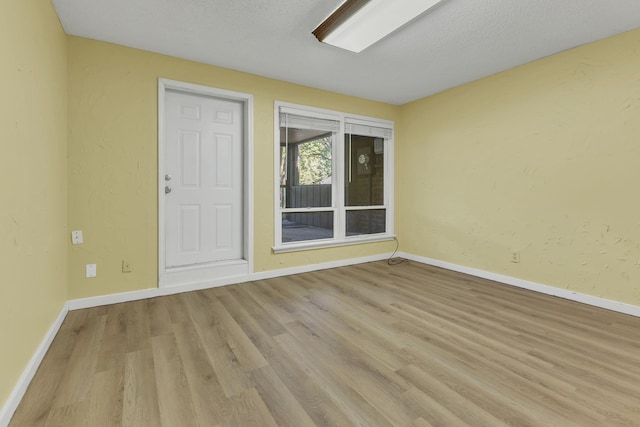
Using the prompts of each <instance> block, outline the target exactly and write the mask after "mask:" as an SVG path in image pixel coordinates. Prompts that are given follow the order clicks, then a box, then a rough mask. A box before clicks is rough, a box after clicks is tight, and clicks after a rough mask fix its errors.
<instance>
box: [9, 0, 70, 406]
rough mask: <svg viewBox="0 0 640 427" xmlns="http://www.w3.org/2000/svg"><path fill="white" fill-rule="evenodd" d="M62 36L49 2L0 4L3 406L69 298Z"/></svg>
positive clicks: (64, 41)
mask: <svg viewBox="0 0 640 427" xmlns="http://www.w3.org/2000/svg"><path fill="white" fill-rule="evenodd" d="M66 96H67V90H66V39H65V35H64V33H63V32H62V28H61V26H60V23H59V22H58V18H57V16H56V14H55V12H54V10H53V7H52V6H51V4H50V3H49V2H48V1H25V0H8V1H2V3H1V5H0V142H1V144H2V154H1V155H0V182H2V190H1V191H0V271H2V282H1V285H0V343H2V344H1V346H2V350H0V407H2V405H3V404H4V402H5V401H6V399H7V397H8V396H9V393H10V392H11V390H12V389H13V387H14V386H15V384H16V382H17V380H18V378H19V376H20V374H21V373H22V371H23V370H24V368H25V367H26V365H27V363H28V361H29V359H30V358H31V357H32V356H33V354H34V352H35V350H36V348H37V347H38V345H39V344H40V342H41V340H42V339H43V337H44V335H45V333H46V332H47V330H48V329H49V328H50V327H51V324H52V323H53V321H54V319H55V318H56V316H57V315H58V313H59V312H60V309H61V308H62V306H63V304H64V301H65V300H66V297H67V290H66V277H67V252H66V243H65V239H66V220H67V188H66V138H67V129H66V124H67V112H66Z"/></svg>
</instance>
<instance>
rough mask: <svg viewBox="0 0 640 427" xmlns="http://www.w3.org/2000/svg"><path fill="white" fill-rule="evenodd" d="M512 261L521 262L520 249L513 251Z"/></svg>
mask: <svg viewBox="0 0 640 427" xmlns="http://www.w3.org/2000/svg"><path fill="white" fill-rule="evenodd" d="M511 262H513V263H515V264H517V263H519V262H520V252H518V251H513V252H511Z"/></svg>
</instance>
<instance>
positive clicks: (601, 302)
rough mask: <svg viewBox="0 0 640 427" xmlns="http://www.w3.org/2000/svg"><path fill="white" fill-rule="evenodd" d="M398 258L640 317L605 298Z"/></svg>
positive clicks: (434, 261)
mask: <svg viewBox="0 0 640 427" xmlns="http://www.w3.org/2000/svg"><path fill="white" fill-rule="evenodd" d="M397 256H399V257H402V258H406V259H409V260H411V261H416V262H420V263H422V264H427V265H432V266H434V267H441V268H445V269H447V270H451V271H457V272H459V273H465V274H469V275H471V276H476V277H481V278H483V279H489V280H493V281H495V282H499V283H503V284H505V285H510V286H515V287H518V288H523V289H528V290H531V291H535V292H540V293H542V294H547V295H553V296H556V297H559V298H564V299H568V300H571V301H576V302H580V303H583V304H588V305H591V306H594V307H599V308H604V309H607V310H611V311H617V312H618V313H624V314H629V315H631V316H635V317H640V307H639V306H636V305H631V304H625V303H622V302H619V301H613V300H609V299H605V298H600V297H596V296H593V295H587V294H583V293H580V292H574V291H570V290H568V289H560V288H556V287H553V286H549V285H543V284H540V283H536V282H531V281H529V280H524V279H518V278H516V277H510V276H504V275H502V274H498V273H491V272H489V271H484V270H480V269H477V268H472V267H465V266H462V265H458V264H453V263H451V262H446V261H440V260H437V259H431V258H425V257H421V256H417V255H412V254H408V253H398V254H397Z"/></svg>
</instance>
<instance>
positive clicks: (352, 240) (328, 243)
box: [271, 234, 396, 254]
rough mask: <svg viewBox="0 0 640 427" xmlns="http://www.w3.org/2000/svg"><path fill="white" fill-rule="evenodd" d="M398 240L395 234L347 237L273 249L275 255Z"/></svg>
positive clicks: (286, 245)
mask: <svg viewBox="0 0 640 427" xmlns="http://www.w3.org/2000/svg"><path fill="white" fill-rule="evenodd" d="M395 238H396V235H395V234H375V235H370V236H365V237H363V236H358V237H347V238H346V239H342V240H336V239H325V240H314V241H310V242H296V243H286V244H283V245H280V246H274V247H273V248H271V250H272V251H273V253H274V254H280V253H285V252H296V251H306V250H310V249H322V248H333V247H337V246H348V245H360V244H363V243H375V242H386V241H389V240H393V239H395Z"/></svg>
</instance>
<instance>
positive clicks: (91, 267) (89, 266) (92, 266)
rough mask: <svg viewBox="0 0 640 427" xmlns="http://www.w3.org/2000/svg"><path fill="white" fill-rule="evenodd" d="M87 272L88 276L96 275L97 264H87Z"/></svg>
mask: <svg viewBox="0 0 640 427" xmlns="http://www.w3.org/2000/svg"><path fill="white" fill-rule="evenodd" d="M85 273H86V275H87V277H96V276H97V269H96V265H95V264H87V265H86V267H85Z"/></svg>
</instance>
